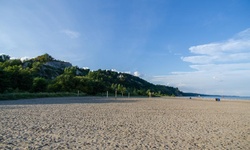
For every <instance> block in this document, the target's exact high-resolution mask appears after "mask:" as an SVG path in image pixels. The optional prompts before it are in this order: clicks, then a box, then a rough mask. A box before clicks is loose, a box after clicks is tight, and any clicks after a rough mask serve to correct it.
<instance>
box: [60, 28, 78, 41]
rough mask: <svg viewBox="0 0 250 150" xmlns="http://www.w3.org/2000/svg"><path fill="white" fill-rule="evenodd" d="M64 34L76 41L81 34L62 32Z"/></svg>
mask: <svg viewBox="0 0 250 150" xmlns="http://www.w3.org/2000/svg"><path fill="white" fill-rule="evenodd" d="M62 33H64V34H66V35H67V36H68V37H70V38H72V39H75V38H78V37H79V36H80V33H79V32H76V31H72V30H62Z"/></svg>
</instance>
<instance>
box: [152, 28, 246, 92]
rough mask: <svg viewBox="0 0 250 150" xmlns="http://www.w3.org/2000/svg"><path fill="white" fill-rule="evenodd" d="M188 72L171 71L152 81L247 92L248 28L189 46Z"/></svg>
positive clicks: (205, 89) (189, 88)
mask: <svg viewBox="0 0 250 150" xmlns="http://www.w3.org/2000/svg"><path fill="white" fill-rule="evenodd" d="M189 51H190V53H191V54H192V55H191V56H185V57H181V59H182V60H183V61H184V62H188V63H191V65H190V68H192V69H194V71H191V72H172V73H171V74H170V75H166V76H155V77H154V78H153V79H152V81H154V82H163V83H164V84H167V85H172V86H177V87H179V88H180V89H182V90H184V91H192V92H199V93H207V94H223V95H224V94H227V95H250V92H249V91H247V90H246V89H250V85H249V84H247V83H248V82H249V81H250V76H249V73H250V28H249V29H246V30H244V31H242V32H240V33H238V34H236V35H235V36H234V37H233V38H230V39H228V40H226V41H223V42H214V43H208V44H203V45H197V46H192V47H190V48H189Z"/></svg>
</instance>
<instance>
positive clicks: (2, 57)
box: [0, 54, 10, 62]
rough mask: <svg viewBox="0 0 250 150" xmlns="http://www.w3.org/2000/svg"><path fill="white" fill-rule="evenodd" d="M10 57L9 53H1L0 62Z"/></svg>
mask: <svg viewBox="0 0 250 150" xmlns="http://www.w3.org/2000/svg"><path fill="white" fill-rule="evenodd" d="M9 59H10V56H9V55H5V54H3V55H0V62H5V61H7V60H9Z"/></svg>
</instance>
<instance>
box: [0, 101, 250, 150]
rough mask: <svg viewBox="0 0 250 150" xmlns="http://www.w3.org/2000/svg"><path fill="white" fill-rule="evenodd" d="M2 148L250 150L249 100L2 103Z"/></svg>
mask: <svg viewBox="0 0 250 150" xmlns="http://www.w3.org/2000/svg"><path fill="white" fill-rule="evenodd" d="M0 149H19V150H21V149H250V101H223V100H222V101H221V102H215V101H211V100H196V99H191V100H190V99H179V98H151V99H150V98H130V99H121V98H120V99H106V98H94V97H86V98H81V97H79V98H45V99H32V100H17V101H0Z"/></svg>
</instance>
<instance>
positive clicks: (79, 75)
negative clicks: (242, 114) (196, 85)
mask: <svg viewBox="0 0 250 150" xmlns="http://www.w3.org/2000/svg"><path fill="white" fill-rule="evenodd" d="M106 91H109V93H115V91H116V92H117V93H119V94H120V95H125V94H128V93H130V94H131V95H141V96H146V95H148V94H151V95H152V96H154V95H155V96H161V95H169V96H173V95H175V96H180V95H182V94H183V93H182V92H181V91H179V90H178V88H174V87H168V86H163V85H154V84H151V83H149V82H147V81H145V80H143V79H141V78H139V77H136V76H133V75H130V74H126V73H119V72H114V71H111V70H97V71H90V70H89V69H82V68H79V67H77V66H72V65H71V64H70V63H67V62H63V61H60V60H55V59H54V58H53V57H51V56H50V55H49V54H44V55H42V56H38V57H36V58H33V59H29V60H23V61H22V60H20V59H10V56H8V55H0V93H14V92H15V93H17V92H31V93H37V92H49V93H50V92H51V93H56V92H75V93H77V92H81V93H86V94H88V95H97V94H102V93H106Z"/></svg>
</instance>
